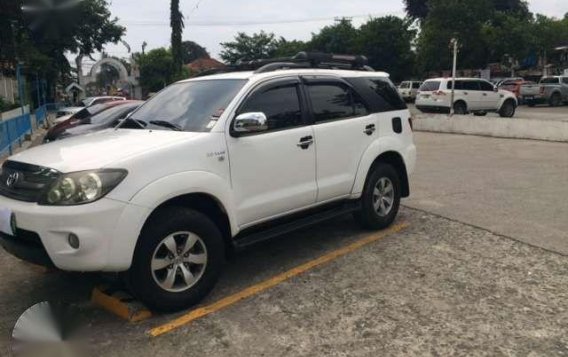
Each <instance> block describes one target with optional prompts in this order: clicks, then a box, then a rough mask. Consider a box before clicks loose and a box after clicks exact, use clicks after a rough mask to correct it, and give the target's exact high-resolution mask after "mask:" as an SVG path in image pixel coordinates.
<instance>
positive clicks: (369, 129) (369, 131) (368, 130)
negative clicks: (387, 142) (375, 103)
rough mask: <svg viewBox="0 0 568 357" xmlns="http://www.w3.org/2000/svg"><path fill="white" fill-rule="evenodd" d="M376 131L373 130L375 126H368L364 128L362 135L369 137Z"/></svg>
mask: <svg viewBox="0 0 568 357" xmlns="http://www.w3.org/2000/svg"><path fill="white" fill-rule="evenodd" d="M376 130H377V129H376V128H375V124H369V125H367V126H366V127H365V130H363V133H365V134H367V135H369V136H371V135H373V133H374V132H375V131H376Z"/></svg>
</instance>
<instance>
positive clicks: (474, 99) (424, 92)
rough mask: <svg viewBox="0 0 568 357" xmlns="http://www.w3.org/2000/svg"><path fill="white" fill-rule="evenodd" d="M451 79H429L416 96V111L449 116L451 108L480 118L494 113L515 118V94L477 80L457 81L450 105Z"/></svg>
mask: <svg viewBox="0 0 568 357" xmlns="http://www.w3.org/2000/svg"><path fill="white" fill-rule="evenodd" d="M451 94H452V79H451V78H435V79H429V80H427V81H425V82H424V84H422V86H421V87H420V90H419V92H418V96H417V97H416V108H417V109H418V110H420V111H422V112H425V113H432V112H442V113H449V112H450V107H451V106H452V105H453V107H454V113H455V114H462V115H463V114H467V113H473V114H475V115H479V116H483V115H486V114H487V113H488V112H497V113H499V115H500V116H502V117H506V118H511V117H513V116H514V115H515V110H516V108H517V104H518V103H517V98H516V96H515V94H514V93H512V92H509V91H506V90H498V89H497V88H496V87H495V86H494V85H493V84H491V83H489V82H488V81H486V80H483V79H479V78H456V82H455V87H454V102H453V104H452V103H450V102H451Z"/></svg>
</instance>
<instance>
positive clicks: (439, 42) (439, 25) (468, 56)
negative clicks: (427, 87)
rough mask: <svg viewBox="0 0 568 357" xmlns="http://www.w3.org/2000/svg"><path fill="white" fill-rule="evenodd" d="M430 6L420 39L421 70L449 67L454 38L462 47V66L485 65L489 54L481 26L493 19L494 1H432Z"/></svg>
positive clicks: (477, 66) (418, 45)
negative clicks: (451, 41)
mask: <svg viewBox="0 0 568 357" xmlns="http://www.w3.org/2000/svg"><path fill="white" fill-rule="evenodd" d="M429 6H430V12H429V14H428V17H427V18H426V19H425V20H424V23H423V26H422V30H421V33H420V36H419V37H418V42H417V47H418V59H419V62H420V64H421V66H422V68H421V69H422V70H438V69H442V68H450V67H451V53H450V49H449V43H450V40H451V39H452V38H453V37H455V38H457V39H458V40H459V43H460V46H461V48H460V56H459V58H460V62H459V67H460V68H481V67H484V66H485V64H486V59H487V56H488V55H487V53H486V51H487V46H486V43H485V41H484V39H483V37H482V29H483V26H484V24H486V23H487V22H488V21H489V20H490V19H491V15H492V9H491V8H492V6H491V0H476V1H469V0H430V1H429Z"/></svg>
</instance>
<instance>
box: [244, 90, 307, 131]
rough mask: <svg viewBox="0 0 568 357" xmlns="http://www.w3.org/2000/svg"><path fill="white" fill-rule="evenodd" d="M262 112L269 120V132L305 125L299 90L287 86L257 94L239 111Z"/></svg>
mask: <svg viewBox="0 0 568 357" xmlns="http://www.w3.org/2000/svg"><path fill="white" fill-rule="evenodd" d="M250 112H262V113H264V114H265V115H266V118H267V119H268V130H281V129H286V128H292V127H296V126H300V125H302V124H303V121H302V111H301V109H300V100H299V97H298V88H297V86H296V85H285V86H281V87H274V88H270V89H268V90H266V91H261V92H257V93H255V94H253V95H252V97H251V98H250V99H248V100H247V101H246V102H245V104H244V105H243V106H242V107H241V109H239V113H250Z"/></svg>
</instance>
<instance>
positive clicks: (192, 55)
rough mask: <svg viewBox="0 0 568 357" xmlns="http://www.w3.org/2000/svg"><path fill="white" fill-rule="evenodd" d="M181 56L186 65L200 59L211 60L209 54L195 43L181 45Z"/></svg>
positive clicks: (187, 42) (186, 42)
mask: <svg viewBox="0 0 568 357" xmlns="http://www.w3.org/2000/svg"><path fill="white" fill-rule="evenodd" d="M181 49H182V50H181V56H182V61H183V63H184V64H188V63H191V62H193V61H195V60H197V59H200V58H210V57H211V56H210V55H209V52H207V50H206V49H205V48H204V47H201V46H200V45H198V44H197V43H195V42H193V41H183V42H182V43H181Z"/></svg>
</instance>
